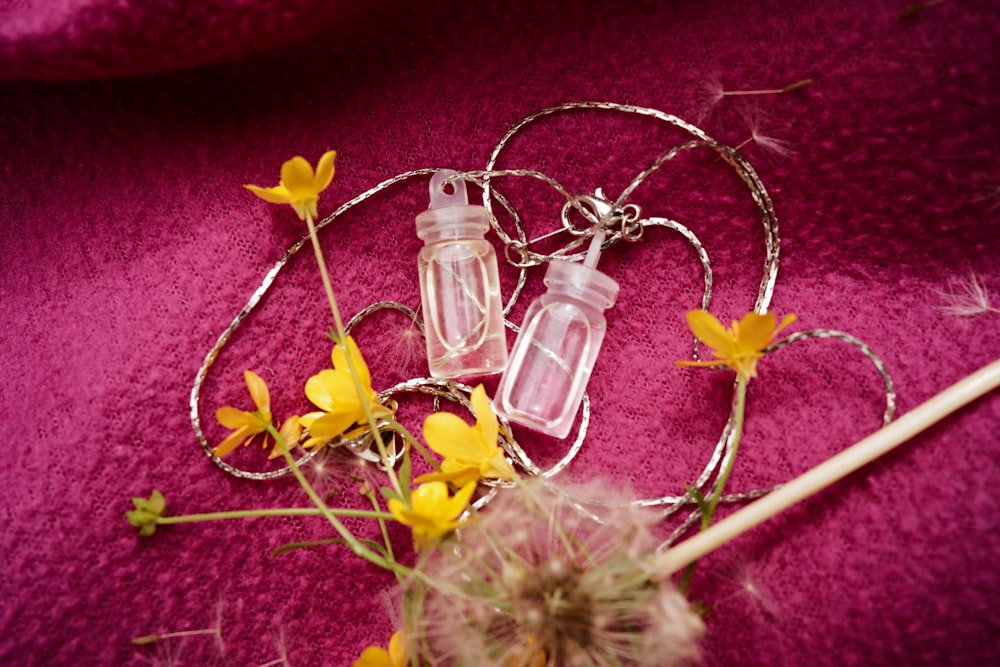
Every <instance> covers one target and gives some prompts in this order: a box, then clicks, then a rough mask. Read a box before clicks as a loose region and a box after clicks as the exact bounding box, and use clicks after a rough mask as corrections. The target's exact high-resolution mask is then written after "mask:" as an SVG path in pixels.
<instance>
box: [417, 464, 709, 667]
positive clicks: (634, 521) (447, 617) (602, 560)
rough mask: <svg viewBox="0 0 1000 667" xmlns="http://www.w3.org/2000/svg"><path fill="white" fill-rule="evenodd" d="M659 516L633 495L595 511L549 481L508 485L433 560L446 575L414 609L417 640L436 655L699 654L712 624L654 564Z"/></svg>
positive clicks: (664, 657) (621, 659)
mask: <svg viewBox="0 0 1000 667" xmlns="http://www.w3.org/2000/svg"><path fill="white" fill-rule="evenodd" d="M616 495H617V494H615V493H613V492H612V491H610V490H609V489H606V488H605V489H601V490H600V495H597V493H596V492H595V490H594V489H588V490H587V492H586V493H585V494H584V493H579V494H578V495H577V497H601V498H603V499H606V500H609V501H611V502H614V501H615V500H624V499H620V498H616ZM595 514H600V517H599V518H600V521H597V520H595ZM654 522H655V517H654V516H653V515H652V514H651V513H650V512H648V511H647V510H644V509H640V508H636V507H632V506H630V505H628V504H626V503H624V502H622V503H615V506H614V507H612V508H601V511H600V512H597V511H596V510H595V511H591V509H590V508H588V509H587V510H584V509H583V508H581V507H580V506H579V505H578V504H577V503H576V502H575V501H574V500H573V499H572V496H570V495H568V494H566V493H565V492H561V491H558V490H553V489H552V488H551V487H547V486H545V482H542V481H540V480H529V481H526V482H524V483H523V484H520V485H519V486H518V487H516V488H513V489H505V490H504V491H503V492H502V493H501V494H499V495H498V497H497V498H496V500H494V501H493V502H492V503H490V505H489V506H488V507H487V508H486V509H485V510H484V511H483V513H482V514H481V515H480V517H479V518H478V519H477V520H476V521H474V522H471V523H470V524H468V525H467V526H465V527H464V528H463V529H462V530H461V533H460V536H459V542H458V545H457V546H456V547H455V548H453V549H446V550H442V551H440V552H437V553H434V554H431V555H430V556H429V557H428V558H427V559H426V561H425V562H424V565H423V567H424V569H425V571H426V574H427V575H428V576H429V577H430V578H432V579H433V580H436V581H438V582H440V583H441V584H442V585H440V586H437V587H431V588H429V589H428V591H427V595H426V598H425V599H424V604H423V609H422V610H421V611H420V612H419V613H417V614H414V615H412V616H411V618H415V619H416V621H415V624H416V627H415V628H414V629H413V631H412V632H413V636H414V638H415V639H416V643H417V644H425V645H427V646H429V647H430V649H431V653H432V654H433V655H431V656H428V658H427V659H428V661H429V663H430V664H432V665H456V666H459V665H461V666H469V667H488V666H490V665H495V666H497V667H501V666H503V667H506V666H508V665H525V666H529V665H530V666H534V665H542V664H544V665H549V666H555V665H560V666H573V665H580V666H581V667H582V666H584V665H623V666H625V665H628V666H633V667H653V666H654V665H655V666H656V667H663V666H667V667H670V666H676V665H684V664H689V663H690V662H692V661H694V660H696V659H697V656H698V649H697V643H696V642H697V638H698V637H699V636H700V635H701V633H702V632H703V625H702V622H701V620H700V618H699V617H698V616H697V615H696V614H695V613H693V612H692V610H691V609H690V607H689V605H688V603H687V600H685V599H684V597H683V596H682V595H681V594H680V593H678V592H677V591H676V590H675V589H674V588H673V587H672V586H671V585H670V583H669V582H666V581H662V580H659V579H657V578H656V577H654V575H653V572H652V568H650V567H649V559H650V558H651V557H652V554H653V552H654V549H655V545H656V540H655V539H654V538H653V535H652V532H651V530H650V528H651V526H652V525H653V523H654ZM543 660H544V661H543Z"/></svg>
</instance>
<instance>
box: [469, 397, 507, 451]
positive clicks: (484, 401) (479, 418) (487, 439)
mask: <svg viewBox="0 0 1000 667" xmlns="http://www.w3.org/2000/svg"><path fill="white" fill-rule="evenodd" d="M471 399H472V412H473V413H474V414H475V415H476V430H477V431H479V435H480V437H481V438H482V441H483V442H484V443H486V444H490V445H494V444H496V441H497V434H498V433H499V432H500V427H499V424H498V423H497V416H496V413H494V412H493V407H492V406H491V405H490V399H489V398H487V397H486V389H485V388H484V387H483V385H477V386H476V388H475V389H473V390H472V396H471Z"/></svg>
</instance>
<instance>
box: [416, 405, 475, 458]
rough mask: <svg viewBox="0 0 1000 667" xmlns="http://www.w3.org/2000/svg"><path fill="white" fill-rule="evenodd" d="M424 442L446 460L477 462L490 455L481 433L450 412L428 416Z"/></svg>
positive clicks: (425, 421)
mask: <svg viewBox="0 0 1000 667" xmlns="http://www.w3.org/2000/svg"><path fill="white" fill-rule="evenodd" d="M424 440H425V441H426V442H427V446H428V447H430V448H431V449H433V450H434V451H435V452H437V453H438V454H440V455H441V456H444V457H445V458H454V459H459V460H462V461H477V460H479V459H480V458H482V457H483V456H485V455H486V454H487V453H488V452H487V451H486V447H484V446H483V445H484V444H485V443H483V441H482V439H481V437H480V432H479V431H478V430H477V429H475V428H473V427H471V426H469V425H468V424H466V423H465V422H464V421H463V420H462V419H461V418H460V417H459V416H458V415H454V414H452V413H450V412H435V413H433V414H430V415H427V418H426V419H425V420H424Z"/></svg>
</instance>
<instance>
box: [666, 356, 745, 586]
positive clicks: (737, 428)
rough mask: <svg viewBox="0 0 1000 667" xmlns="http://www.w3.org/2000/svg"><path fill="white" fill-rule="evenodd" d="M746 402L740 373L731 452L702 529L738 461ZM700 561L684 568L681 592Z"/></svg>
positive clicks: (704, 515)
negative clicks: (737, 455)
mask: <svg viewBox="0 0 1000 667" xmlns="http://www.w3.org/2000/svg"><path fill="white" fill-rule="evenodd" d="M746 404H747V378H746V376H744V375H742V374H740V375H737V376H736V409H735V410H734V415H733V433H732V435H731V436H730V437H729V442H730V445H729V454H728V455H727V456H726V459H725V461H723V464H722V471H721V472H720V473H719V478H718V479H717V480H716V482H715V488H714V489H713V490H712V496H711V497H710V498H709V500H708V506H707V507H706V508H705V510H704V511H703V512H702V515H701V529H702V530H705V529H706V528H708V527H709V526H710V525H711V524H712V517H713V516H714V515H715V508H716V507H718V506H719V500H720V499H721V498H722V492H723V491H725V489H726V482H728V481H729V475H730V473H732V471H733V464H734V463H735V462H736V452H737V451H739V448H740V440H741V439H742V438H743V421H744V415H745V414H746ZM697 563H698V561H694V562H693V563H691V564H690V565H688V566H687V567H686V568H684V574H683V575H682V576H681V581H680V584H678V586H677V588H678V589H679V590H680V592H681V593H683V594H685V595H686V594H687V591H688V588H689V587H690V586H691V576H692V575H693V574H694V567H695V565H697Z"/></svg>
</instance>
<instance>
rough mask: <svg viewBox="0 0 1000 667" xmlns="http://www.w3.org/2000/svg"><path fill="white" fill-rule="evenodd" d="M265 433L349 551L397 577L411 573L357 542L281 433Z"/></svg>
mask: <svg viewBox="0 0 1000 667" xmlns="http://www.w3.org/2000/svg"><path fill="white" fill-rule="evenodd" d="M267 432H268V433H270V434H271V437H272V438H274V440H275V442H276V443H278V446H279V447H280V448H281V453H282V454H283V455H284V457H285V461H287V462H288V465H289V467H290V468H291V470H292V474H293V475H295V479H296V480H298V482H299V485H300V486H301V487H302V488H303V490H304V491H305V492H306V495H307V496H309V500H311V501H312V502H313V504H314V505H315V506H316V507H317V508H318V509H319V510H320V512H321V513H322V515H323V516H324V517H325V518H326V520H327V521H329V522H330V525H332V526H333V528H334V530H336V531H337V534H338V535H340V536H341V537H342V538H343V539H344V542H346V543H347V546H348V547H350V549H351V551H353V552H354V553H355V554H356V555H358V556H360V557H361V558H364V559H365V560H367V561H368V562H370V563H373V564H375V565H378V566H379V567H381V568H384V569H386V570H390V571H391V572H394V573H396V574H397V575H400V576H405V575H407V574H409V573H411V572H412V570H411V569H410V568H408V567H405V566H403V565H400V564H399V563H397V562H396V561H395V560H386V559H385V558H383V557H382V556H380V555H378V554H377V553H375V552H374V551H372V550H371V549H369V548H368V547H366V546H365V545H364V544H362V543H361V542H360V541H359V540H358V538H356V537H355V536H354V533H352V532H351V531H349V530H348V529H347V527H346V526H345V525H344V524H343V523H342V522H341V521H340V519H338V518H337V516H336V514H335V513H334V512H333V511H332V510H331V508H330V507H328V506H327V504H326V503H325V502H323V499H322V498H321V497H320V495H319V494H318V493H316V489H314V488H313V486H312V484H310V483H309V480H307V479H306V477H305V475H303V474H302V470H301V469H300V468H299V464H298V463H296V462H295V457H294V456H292V453H291V452H290V451H289V450H288V444H287V443H286V442H285V439H284V438H283V437H282V436H281V433H279V432H278V430H277V429H276V428H274V425H273V424H268V425H267Z"/></svg>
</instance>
